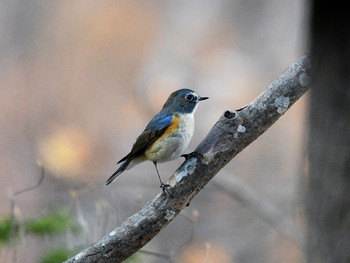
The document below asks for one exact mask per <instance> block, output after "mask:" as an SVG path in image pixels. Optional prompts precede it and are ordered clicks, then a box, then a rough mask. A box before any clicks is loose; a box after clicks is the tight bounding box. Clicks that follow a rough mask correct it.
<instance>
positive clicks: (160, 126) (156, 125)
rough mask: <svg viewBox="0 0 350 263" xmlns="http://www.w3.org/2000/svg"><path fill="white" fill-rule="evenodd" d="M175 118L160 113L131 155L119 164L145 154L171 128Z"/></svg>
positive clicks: (144, 132)
mask: <svg viewBox="0 0 350 263" xmlns="http://www.w3.org/2000/svg"><path fill="white" fill-rule="evenodd" d="M173 118H176V117H174V116H173V115H172V114H164V113H161V112H160V113H158V114H157V115H156V116H154V118H153V119H152V120H151V121H150V122H149V123H148V125H147V127H146V129H145V130H144V131H143V132H142V133H141V135H140V136H139V137H137V139H136V142H135V143H134V145H133V147H132V149H131V151H130V153H129V154H128V155H127V156H125V157H124V158H123V159H121V160H120V161H119V162H118V163H121V162H123V161H125V160H130V161H131V160H132V159H133V158H135V157H137V156H139V155H141V154H143V153H144V151H145V150H146V148H147V147H148V146H149V145H150V144H151V143H153V142H154V141H155V140H156V139H157V138H158V137H159V136H161V135H162V134H163V133H164V131H165V130H166V129H167V128H168V127H169V125H170V124H171V122H172V120H173Z"/></svg>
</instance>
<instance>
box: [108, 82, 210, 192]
mask: <svg viewBox="0 0 350 263" xmlns="http://www.w3.org/2000/svg"><path fill="white" fill-rule="evenodd" d="M206 99H209V98H208V97H201V96H199V95H198V94H197V93H196V92H195V91H193V90H190V89H180V90H177V91H174V92H173V93H171V94H170V96H169V98H168V99H167V101H166V102H165V104H164V106H163V108H162V109H161V111H160V112H159V113H158V114H156V115H155V116H154V117H153V118H152V119H151V121H150V122H149V123H148V125H147V126H146V128H145V130H144V131H143V132H142V133H141V135H140V136H138V137H137V139H136V142H135V143H134V145H133V146H132V149H131V151H130V152H129V153H128V154H127V155H126V156H125V157H124V158H122V159H121V160H120V161H119V162H117V164H119V163H121V165H120V166H119V168H118V169H117V170H116V171H115V172H114V173H113V174H112V175H111V176H110V177H109V178H108V180H107V181H106V185H109V184H111V183H113V182H114V181H115V180H116V178H117V177H118V176H119V175H120V174H121V173H123V172H124V171H125V170H127V169H130V168H132V167H133V166H135V165H137V164H139V163H141V162H144V161H147V160H149V161H152V162H153V164H154V167H155V169H156V172H157V176H158V179H159V182H160V187H161V188H162V189H163V191H164V190H166V188H167V187H169V186H170V185H168V184H164V183H163V181H162V179H161V176H160V174H159V170H158V166H157V164H158V163H163V162H167V161H172V160H175V159H177V158H179V157H180V156H184V157H186V155H185V154H184V152H185V150H186V149H187V147H188V145H189V144H190V141H191V139H192V136H193V133H194V113H195V111H196V109H197V106H198V103H199V102H200V101H203V100H206Z"/></svg>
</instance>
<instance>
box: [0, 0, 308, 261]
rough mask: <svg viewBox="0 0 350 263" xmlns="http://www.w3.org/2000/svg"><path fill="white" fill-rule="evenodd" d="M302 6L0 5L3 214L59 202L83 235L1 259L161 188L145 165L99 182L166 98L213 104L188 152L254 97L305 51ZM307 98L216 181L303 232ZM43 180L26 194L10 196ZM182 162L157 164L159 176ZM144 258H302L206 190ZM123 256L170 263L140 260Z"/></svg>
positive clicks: (286, 2) (129, 209)
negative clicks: (190, 94)
mask: <svg viewBox="0 0 350 263" xmlns="http://www.w3.org/2000/svg"><path fill="white" fill-rule="evenodd" d="M307 23H308V19H307V3H306V2H305V1H302V0H282V1H273V0H266V1H252V0H245V1H243V0H231V1H223V0H217V1H210V0H201V1H199V0H191V1H188V0H179V1H160V0H150V1H140V0H131V1H127V0H125V1H123V0H116V1H111V0H110V1H108V0H100V1H89V0H85V1H67V0H61V1H57V0H56V1H44V0H32V1H19V0H1V1H0V35H1V38H0V200H1V203H2V205H1V206H0V217H4V216H6V215H9V214H10V213H12V214H13V216H14V217H15V218H16V219H17V220H19V221H21V220H22V221H25V220H27V219H28V218H35V217H39V216H41V215H44V214H45V213H47V212H48V211H51V210H53V209H56V208H62V207H64V208H65V209H66V210H67V211H69V213H70V214H71V216H72V219H73V221H74V222H75V224H76V225H77V226H78V227H79V228H80V232H79V233H78V234H76V233H75V234H74V233H72V231H70V230H68V229H67V231H65V232H64V233H62V234H60V235H55V236H48V235H43V236H40V237H37V236H33V235H30V234H29V235H27V234H25V233H24V234H23V233H22V234H20V238H18V239H16V241H17V242H15V243H12V244H11V245H9V244H2V245H1V244H0V253H1V254H0V262H28V263H31V262H39V261H40V259H41V258H42V255H43V254H44V253H45V252H46V251H49V250H50V249H53V248H56V247H63V248H67V249H69V250H70V251H77V250H79V249H81V248H84V247H86V246H88V245H90V244H91V243H93V242H94V241H96V240H97V239H99V238H101V237H102V236H104V235H105V234H107V233H108V232H109V231H111V230H112V229H113V228H115V227H116V226H117V225H118V224H120V223H121V222H122V221H124V220H125V219H126V218H127V217H129V216H130V215H132V214H133V213H135V212H136V211H138V209H139V208H140V207H141V206H142V205H143V204H145V203H146V202H147V201H148V200H150V199H151V198H152V197H153V196H154V195H155V194H156V193H158V191H159V182H158V179H157V176H156V173H155V170H154V167H153V164H152V163H151V162H146V163H143V164H141V165H139V166H137V167H135V168H133V169H131V170H129V171H127V172H125V173H124V174H123V175H122V176H120V177H119V178H118V180H117V181H116V182H115V183H113V184H112V185H110V186H108V187H106V186H105V185H104V184H105V181H106V179H107V178H108V177H109V176H110V175H111V174H112V173H113V172H114V171H115V169H116V168H117V166H116V164H115V163H116V162H117V161H119V160H120V159H121V158H122V157H124V156H125V155H126V154H127V153H128V151H129V150H130V148H131V146H132V144H133V143H134V141H135V139H136V137H137V136H138V135H139V134H140V133H141V132H142V130H143V129H144V128H145V126H146V124H147V123H148V121H149V120H150V119H151V117H152V116H153V115H154V114H156V113H157V112H158V111H159V110H160V109H161V107H162V105H163V103H164V102H165V100H166V99H167V97H168V96H169V94H170V93H171V92H173V91H174V90H176V89H180V88H190V89H193V90H195V91H196V92H198V93H199V94H200V95H202V96H209V97H210V100H208V101H205V102H203V103H201V104H200V105H199V107H198V110H197V112H196V130H195V136H194V138H193V140H192V143H191V145H190V147H189V149H188V152H191V151H193V150H194V149H195V147H196V146H197V145H198V144H199V142H200V141H201V140H202V139H203V138H204V137H205V135H206V134H207V133H208V131H209V130H210V128H211V127H212V126H213V125H214V124H215V122H216V120H217V119H218V118H219V117H220V115H221V114H222V113H223V112H224V111H225V110H227V109H230V110H234V109H238V108H240V107H242V106H244V105H245V104H247V103H249V102H251V101H252V100H253V99H254V98H256V97H257V96H258V95H259V94H260V93H261V92H262V91H263V90H264V89H265V88H266V87H267V86H268V85H269V84H270V83H271V82H272V81H273V80H274V79H275V78H276V77H277V76H278V75H280V74H281V73H282V72H283V71H284V70H285V69H286V68H287V67H288V66H289V65H290V64H292V63H293V62H294V61H296V60H297V59H298V58H299V57H300V56H301V55H302V54H303V53H304V52H305V50H306V41H307V37H306V34H307ZM304 115H305V98H302V99H301V100H300V101H298V102H297V103H296V104H295V105H294V106H293V107H292V109H291V110H290V111H288V112H287V113H286V114H285V115H284V116H283V117H282V118H281V119H280V120H279V121H278V122H277V123H276V124H275V125H273V126H272V127H271V128H270V129H269V130H268V131H267V132H266V133H265V134H264V135H262V136H261V137H259V138H258V139H257V140H256V141H255V142H254V143H253V144H252V145H250V146H249V147H248V148H246V149H245V150H244V151H243V152H242V153H241V154H239V155H238V156H237V157H236V158H235V159H233V160H232V161H231V162H230V163H229V164H228V165H227V166H226V167H225V168H224V169H223V170H222V171H220V173H219V174H218V175H217V176H216V177H215V179H214V180H221V181H224V182H227V183H229V182H230V180H232V178H237V179H239V180H241V181H242V182H244V183H245V184H247V185H249V186H250V187H251V188H252V189H253V191H254V192H255V193H256V194H257V195H259V196H261V198H262V199H264V200H268V201H269V202H271V203H272V204H273V205H275V206H276V207H278V208H279V209H280V210H281V211H282V212H283V214H285V215H286V216H287V217H288V218H291V219H293V220H295V222H296V223H297V224H298V225H302V217H301V216H300V214H301V212H300V205H299V203H300V198H301V195H300V193H301V190H302V189H300V187H299V183H300V180H301V173H302V165H301V163H302V159H303V157H302V154H303V150H304V146H303V140H304V124H305V121H304V118H305V116H304ZM38 162H40V163H41V164H42V165H43V167H44V170H45V177H44V180H43V182H42V183H41V184H40V185H39V186H38V187H36V188H35V189H33V190H31V191H28V192H26V193H23V194H20V195H16V197H15V199H14V206H13V207H11V197H13V195H14V193H16V192H18V191H21V190H23V189H26V188H28V187H31V186H33V185H35V184H36V183H37V182H38V181H39V179H40V167H38V164H37V163H38ZM182 162H183V159H179V160H176V161H173V162H170V163H165V164H160V165H159V169H160V173H161V174H162V177H163V179H164V180H165V179H167V178H169V177H170V176H171V175H172V174H173V172H174V171H175V170H176V168H177V167H178V166H179V165H180V164H181V163H182ZM144 250H145V251H152V252H157V253H160V254H166V255H171V256H172V258H173V260H174V261H175V262H185V263H187V262H224V263H225V262H235V263H250V262H301V261H302V260H303V257H302V252H301V250H300V249H299V248H298V246H296V244H295V243H293V242H291V241H289V240H288V239H286V238H285V237H284V236H283V235H281V234H280V233H279V232H278V231H277V230H276V228H274V227H273V226H271V225H269V224H267V223H266V222H265V221H264V220H262V219H261V218H260V217H259V215H257V214H256V213H254V212H253V211H252V210H251V209H250V207H249V206H244V205H243V204H242V203H241V202H240V201H239V200H235V199H232V198H231V197H230V196H229V195H228V194H227V193H225V192H224V191H221V190H219V189H218V188H217V187H215V186H213V185H211V183H209V184H208V185H207V186H206V187H205V188H204V189H203V190H202V191H201V192H200V193H199V194H198V195H197V196H196V197H195V199H194V200H193V201H192V202H191V205H190V206H189V207H187V208H186V209H185V210H184V211H183V212H182V213H181V215H179V216H178V217H177V218H176V219H175V220H174V221H173V222H172V223H171V224H170V225H169V226H168V227H167V228H166V229H165V230H164V231H162V232H161V233H160V234H159V235H158V236H157V237H156V238H154V239H153V240H152V241H151V242H150V243H149V244H148V245H147V246H146V247H145V248H144ZM132 260H133V261H132V262H167V261H166V260H165V259H164V258H161V257H160V256H152V255H149V254H146V253H139V254H138V255H137V257H136V258H134V259H132Z"/></svg>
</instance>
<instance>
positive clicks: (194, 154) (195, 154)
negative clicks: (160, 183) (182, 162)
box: [181, 152, 204, 160]
mask: <svg viewBox="0 0 350 263" xmlns="http://www.w3.org/2000/svg"><path fill="white" fill-rule="evenodd" d="M197 156H200V157H202V158H204V156H203V154H201V153H197V152H191V153H184V154H182V155H181V157H184V158H185V159H186V160H188V159H189V158H191V157H197Z"/></svg>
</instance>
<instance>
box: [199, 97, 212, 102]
mask: <svg viewBox="0 0 350 263" xmlns="http://www.w3.org/2000/svg"><path fill="white" fill-rule="evenodd" d="M207 99H209V97H199V99H198V101H201V100H207Z"/></svg>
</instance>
